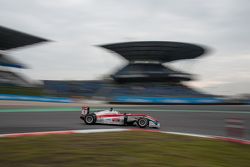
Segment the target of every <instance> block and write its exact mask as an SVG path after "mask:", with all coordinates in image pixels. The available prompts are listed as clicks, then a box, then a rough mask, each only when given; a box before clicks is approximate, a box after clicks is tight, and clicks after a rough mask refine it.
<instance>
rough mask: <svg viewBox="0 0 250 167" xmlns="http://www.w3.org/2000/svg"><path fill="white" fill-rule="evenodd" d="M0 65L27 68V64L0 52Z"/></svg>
mask: <svg viewBox="0 0 250 167" xmlns="http://www.w3.org/2000/svg"><path fill="white" fill-rule="evenodd" d="M0 66H5V67H15V68H25V66H24V65H23V64H21V63H18V62H17V61H15V60H13V59H11V58H10V57H8V56H6V55H3V54H1V53H0Z"/></svg>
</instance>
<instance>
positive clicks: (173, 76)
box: [44, 41, 215, 103]
mask: <svg viewBox="0 0 250 167" xmlns="http://www.w3.org/2000/svg"><path fill="white" fill-rule="evenodd" d="M101 47H103V48H105V49H108V50H110V51H112V52H115V53H117V54H119V55H120V56H122V57H123V58H125V59H126V60H127V61H128V63H127V65H126V66H124V67H122V68H121V69H119V70H118V71H116V72H115V73H113V74H111V75H110V78H109V79H105V80H99V81H44V86H45V90H47V91H48V92H50V93H54V94H55V95H57V96H80V97H85V98H88V99H89V98H95V99H105V100H106V101H109V102H111V103H135V102H136V103H138V97H139V98H140V100H139V103H141V102H142V103H145V101H147V103H151V102H152V103H161V102H160V101H162V100H163V101H164V103H168V102H167V100H166V99H164V98H179V99H180V98H185V99H189V98H191V99H192V100H193V99H195V98H197V99H205V100H206V101H210V102H211V99H212V101H213V102H215V98H214V96H212V95H208V94H204V93H201V92H199V91H196V90H194V89H191V88H189V87H188V86H186V85H185V84H184V83H183V82H184V81H191V80H193V75H192V74H188V73H185V72H182V71H177V70H173V69H171V68H170V67H168V66H165V65H164V64H165V63H168V62H171V61H177V60H182V59H193V58H197V57H199V56H201V55H202V54H204V53H205V49H204V48H202V47H200V46H197V45H193V44H187V43H179V42H159V41H150V42H145V41H143V42H126V43H116V44H108V45H101ZM141 98H142V100H141ZM143 98H145V99H147V100H143ZM148 98H150V99H154V98H155V99H157V98H160V101H159V100H158V101H157V102H155V101H150V100H148ZM124 99H125V100H124ZM175 101H176V100H175ZM170 103H171V102H170ZM181 103H183V100H182V102H181Z"/></svg>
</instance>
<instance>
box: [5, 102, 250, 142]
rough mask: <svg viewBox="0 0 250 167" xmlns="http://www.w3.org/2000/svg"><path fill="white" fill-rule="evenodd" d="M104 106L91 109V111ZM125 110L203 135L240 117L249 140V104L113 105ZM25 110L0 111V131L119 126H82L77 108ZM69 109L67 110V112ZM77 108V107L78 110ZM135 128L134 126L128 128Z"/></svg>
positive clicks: (220, 129) (221, 131)
mask: <svg viewBox="0 0 250 167" xmlns="http://www.w3.org/2000/svg"><path fill="white" fill-rule="evenodd" d="M99 109H105V107H103V108H102V107H98V108H93V110H99ZM116 109H117V110H118V111H119V110H121V111H122V112H126V113H147V114H149V115H151V116H153V117H155V118H157V119H158V120H159V121H160V123H161V129H160V130H162V131H175V132H185V133H195V134H203V135H219V136H227V132H226V130H225V129H226V128H225V125H226V123H225V120H226V119H229V118H237V119H242V120H243V125H244V128H245V136H244V138H245V139H250V106H240V105H236V106H229V105H227V106H222V105H218V106H216V105H214V106H208V105H204V106H203V105H199V106H197V105H195V106H174V105H171V106H127V107H126V106H123V107H116ZM46 110H47V109H44V111H42V110H41V109H40V110H39V111H35V109H34V111H35V112H32V110H29V111H27V112H25V110H23V111H18V112H13V111H12V112H7V111H5V112H1V111H0V134H5V133H22V132H34V131H54V130H75V129H103V128H105V129H108V128H122V126H110V125H85V124H84V123H83V122H82V121H81V120H80V119H79V114H80V111H76V110H77V108H74V110H73V109H72V110H71V109H70V108H69V109H68V110H69V111H67V110H64V111H60V110H51V111H46ZM70 110H71V111H70ZM79 110H80V109H79ZM131 128H136V127H131Z"/></svg>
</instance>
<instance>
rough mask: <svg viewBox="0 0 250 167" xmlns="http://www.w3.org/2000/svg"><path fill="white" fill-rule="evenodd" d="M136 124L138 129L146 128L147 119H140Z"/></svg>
mask: <svg viewBox="0 0 250 167" xmlns="http://www.w3.org/2000/svg"><path fill="white" fill-rule="evenodd" d="M137 124H138V126H139V127H140V128H145V127H147V126H148V119H146V118H140V119H138V121H137Z"/></svg>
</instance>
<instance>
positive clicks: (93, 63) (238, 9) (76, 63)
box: [0, 0, 250, 94]
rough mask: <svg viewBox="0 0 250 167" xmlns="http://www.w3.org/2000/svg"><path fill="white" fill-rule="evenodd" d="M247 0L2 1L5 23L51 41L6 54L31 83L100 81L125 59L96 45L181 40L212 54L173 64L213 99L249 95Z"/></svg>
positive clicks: (0, 13)
mask: <svg viewBox="0 0 250 167" xmlns="http://www.w3.org/2000/svg"><path fill="white" fill-rule="evenodd" d="M249 16H250V1H248V0H209V1H202V0H171V1H170V0H119V1H118V0H0V21H1V22H0V24H1V25H2V26H5V27H9V28H12V29H16V30H19V31H23V32H26V33H29V34H33V35H36V36H40V37H44V38H47V39H50V40H52V42H48V43H44V44H40V45H35V46H33V47H28V48H19V49H16V50H12V51H10V52H8V54H9V55H10V56H11V57H14V58H16V59H17V60H19V61H20V62H23V63H24V64H26V65H27V66H29V69H25V70H22V72H23V73H24V74H25V75H26V76H28V77H29V78H32V79H39V80H40V79H72V80H83V79H84V80H85V79H100V78H102V77H103V76H104V75H108V74H110V73H112V72H114V70H116V69H117V68H119V67H120V66H121V65H123V64H125V63H126V62H125V61H124V60H123V59H122V58H121V57H120V56H117V55H115V54H112V53H110V52H108V51H106V50H104V49H102V48H99V47H97V46H96V45H100V44H106V43H115V42H125V41H144V40H146V41H147V40H149V41H179V42H191V43H195V44H201V45H203V46H206V47H207V48H209V52H208V53H207V54H206V55H204V56H202V57H201V58H199V59H196V60H189V61H179V62H174V63H171V64H170V66H171V67H174V68H175V69H179V70H182V71H186V72H190V73H192V74H196V75H197V80H196V81H193V82H190V83H189V85H191V86H194V87H196V88H198V89H200V90H203V91H205V92H209V93H213V94H240V93H250V89H249V85H250V75H249V74H250V46H249V44H250V19H249Z"/></svg>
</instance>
